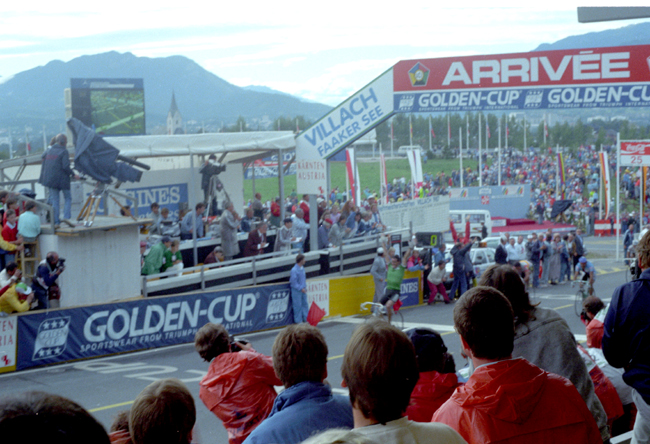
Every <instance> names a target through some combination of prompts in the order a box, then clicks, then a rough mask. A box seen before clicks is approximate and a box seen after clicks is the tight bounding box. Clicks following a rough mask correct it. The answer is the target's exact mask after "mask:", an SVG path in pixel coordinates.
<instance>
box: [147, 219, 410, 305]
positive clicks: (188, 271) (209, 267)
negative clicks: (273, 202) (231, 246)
mask: <svg viewBox="0 0 650 444" xmlns="http://www.w3.org/2000/svg"><path fill="white" fill-rule="evenodd" d="M405 232H408V229H402V230H391V231H389V232H385V233H379V234H374V235H369V236H362V237H358V238H352V239H346V240H345V241H343V242H342V244H341V245H340V246H339V248H338V254H339V257H338V258H337V259H335V260H334V262H335V261H336V260H338V261H339V264H338V273H337V274H340V275H341V276H343V275H345V274H346V270H345V258H346V253H347V254H348V257H353V256H355V255H356V256H358V255H359V254H361V253H360V252H359V248H350V247H352V246H359V247H361V246H364V247H366V249H367V246H368V244H369V243H374V247H373V250H376V248H377V247H379V246H381V238H382V237H384V236H390V235H392V234H398V233H405ZM404 240H405V239H403V241H404ZM344 247H346V248H344ZM336 251H337V250H336V249H331V250H330V249H325V250H316V251H312V252H310V253H308V254H307V255H308V256H313V257H312V261H316V259H315V257H316V255H318V256H320V255H323V254H328V255H329V254H330V253H331V252H336ZM298 253H299V250H298V249H292V250H290V251H280V252H273V253H266V254H263V255H259V256H253V257H244V258H239V259H234V260H229V261H224V262H219V263H217V264H204V265H197V266H195V267H188V268H184V269H183V270H182V272H181V273H182V275H181V276H179V271H177V270H175V271H167V272H164V273H157V274H153V275H148V276H142V294H143V295H144V296H145V297H147V296H148V294H149V293H150V291H149V290H150V289H149V288H148V285H147V283H148V282H151V281H154V280H155V281H157V280H159V279H161V278H168V279H169V280H170V282H169V283H170V284H173V283H174V281H176V280H179V281H181V278H184V279H182V282H178V291H177V293H181V292H182V291H183V289H184V288H185V287H187V286H194V289H197V288H196V285H197V284H198V285H200V289H201V290H205V289H206V287H207V285H206V281H209V280H216V279H217V278H218V277H219V276H215V275H214V273H213V274H212V276H208V275H206V272H210V271H213V270H216V269H218V268H226V267H227V268H229V269H232V267H233V266H235V265H244V264H250V270H248V272H247V273H246V272H244V273H242V271H241V269H240V271H239V273H240V275H241V274H248V275H249V276H248V277H247V278H246V279H247V280H248V281H249V282H250V285H258V284H260V283H266V282H268V280H266V281H264V282H260V276H259V270H260V267H259V265H260V264H258V262H259V261H265V260H266V259H273V258H279V257H284V256H287V255H296V254H298ZM368 256H369V253H367V252H366V253H365V256H363V257H366V258H367V257H368ZM367 260H369V258H368V259H364V261H367ZM366 263H367V262H366ZM265 265H268V262H265ZM317 265H318V264H317V263H315V262H314V265H312V266H310V267H309V268H310V270H311V271H310V272H311V273H315V272H316V271H314V270H319V269H318V268H316V266H317ZM286 266H287V265H286V263H284V264H283V267H286ZM334 266H335V265H334ZM362 266H363V262H361V263H359V264H358V265H357V266H356V268H355V267H354V266H353V267H352V270H348V271H347V274H357V273H359V272H367V269H368V268H369V266H367V268H365V269H364V267H362ZM262 268H265V269H268V268H269V267H268V266H267V267H262ZM334 269H335V270H336V268H334ZM193 273H197V274H198V275H199V280H198V282H197V279H192V282H189V279H188V278H187V276H188V275H192V274H193ZM284 273H286V271H285V272H284ZM335 273H336V272H335ZM330 274H332V273H330ZM251 275H252V279H251ZM266 277H267V278H268V275H267V276H266ZM288 278H289V276H288V274H286V279H288ZM276 279H277V277H276ZM166 282H167V281H166ZM165 287H167V286H165ZM161 290H162V291H169V288H163V289H161ZM161 290H154V291H161Z"/></svg>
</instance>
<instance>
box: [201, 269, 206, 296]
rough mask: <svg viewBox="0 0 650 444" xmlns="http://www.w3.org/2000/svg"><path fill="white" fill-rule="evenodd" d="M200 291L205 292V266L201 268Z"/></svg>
mask: <svg viewBox="0 0 650 444" xmlns="http://www.w3.org/2000/svg"><path fill="white" fill-rule="evenodd" d="M201 290H205V265H202V266H201Z"/></svg>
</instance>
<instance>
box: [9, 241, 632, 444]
mask: <svg viewBox="0 0 650 444" xmlns="http://www.w3.org/2000/svg"><path fill="white" fill-rule="evenodd" d="M596 241H598V242H596ZM607 241H608V242H609V243H610V244H612V245H611V246H610V245H607V244H603V242H601V240H600V239H595V240H594V241H592V242H590V241H588V242H587V245H588V247H589V249H590V251H594V250H595V248H594V247H598V250H599V252H598V253H596V252H595V251H594V253H593V254H594V256H611V255H612V254H613V253H614V249H613V248H612V247H613V243H612V242H613V240H612V239H607ZM601 251H602V252H603V253H601ZM593 262H594V264H595V266H596V269H597V274H598V276H597V280H596V294H597V296H599V297H600V298H601V299H603V300H604V301H605V302H608V301H609V299H610V298H611V295H612V292H613V290H614V289H615V288H616V287H617V286H619V285H621V284H622V283H625V272H624V271H623V265H622V264H620V263H616V262H614V261H613V260H612V259H609V258H606V257H596V258H594V259H593ZM575 290H576V289H575V288H572V287H571V286H570V285H568V284H564V285H556V286H549V287H547V288H544V289H539V290H537V291H535V292H534V293H532V294H531V299H532V300H533V301H535V302H539V303H540V306H542V307H545V308H551V309H555V310H557V311H558V312H559V313H560V314H561V315H562V316H563V317H564V318H565V319H566V320H567V322H568V324H569V326H570V327H571V330H572V331H573V333H574V334H575V335H576V337H577V339H578V340H579V341H584V339H585V337H584V335H585V327H584V325H583V324H582V323H581V322H580V320H579V318H578V317H577V316H576V314H575V312H574V297H575V293H576V291H575ZM452 310H453V305H444V304H441V303H439V304H436V305H434V306H420V307H412V308H407V309H404V310H403V316H404V321H405V327H414V326H428V327H431V328H434V329H436V330H438V331H439V332H440V333H442V334H443V338H444V340H445V343H446V345H447V348H448V349H449V351H450V352H451V353H453V355H454V357H455V359H456V367H457V368H461V367H463V366H464V365H465V364H466V362H465V359H463V358H462V357H461V356H460V353H459V350H460V340H459V337H458V335H457V334H456V333H455V332H454V330H453V321H452ZM360 322H364V318H362V317H349V318H338V319H333V320H329V321H326V322H322V323H321V324H320V325H319V327H320V328H321V330H322V331H323V334H324V335H325V338H326V340H327V343H328V346H329V363H328V374H329V376H328V381H329V382H330V383H331V385H332V387H334V388H335V389H336V390H337V391H339V390H340V391H341V393H344V391H343V389H341V388H340V387H341V373H340V366H341V360H342V359H341V358H342V357H343V352H344V350H345V345H346V344H347V342H348V340H349V338H350V336H351V334H352V331H353V330H354V328H355V326H356V325H357V324H358V323H360ZM276 334H277V331H268V332H261V333H255V334H249V335H242V336H241V337H243V338H246V339H248V340H249V341H250V342H252V344H253V346H254V347H255V349H256V350H257V351H259V352H261V353H265V354H267V355H268V354H270V353H271V346H272V344H273V340H274V338H275V335H276ZM207 367H208V364H207V363H206V362H203V361H202V360H201V359H200V357H199V356H198V354H197V353H196V352H195V350H194V347H193V345H192V344H185V345H179V346H173V347H165V348H160V349H153V350H149V351H144V352H137V353H130V354H125V355H119V356H113V357H110V358H102V359H94V360H88V361H82V362H76V363H72V364H64V365H58V366H54V367H47V368H41V369H34V370H27V371H22V372H18V373H9V374H2V375H0V387H1V389H0V394H3V395H4V394H9V393H20V392H24V391H29V390H43V391H47V392H51V393H57V394H60V395H63V396H66V397H68V398H71V399H73V400H75V401H76V402H78V403H80V404H81V405H82V406H84V407H85V408H86V409H88V410H89V411H91V412H92V413H93V414H94V415H95V417H96V418H97V419H98V420H99V421H100V422H102V423H103V424H104V425H105V426H106V427H107V428H108V427H109V426H110V424H111V422H112V420H113V418H114V417H115V415H116V414H117V413H118V412H119V411H121V410H126V409H128V408H129V407H130V405H131V403H132V402H133V399H134V398H135V396H136V395H137V394H138V393H139V392H140V391H141V390H142V389H143V388H144V387H145V386H147V385H148V384H149V383H151V382H152V381H155V380H157V379H160V378H167V377H175V378H178V379H180V380H182V381H184V382H185V383H186V384H187V385H188V387H189V388H190V390H191V392H192V394H193V396H194V399H195V401H196V405H197V414H198V418H197V428H196V430H197V431H198V433H199V436H198V442H201V443H219V444H226V443H227V442H228V439H227V435H226V432H225V429H224V428H223V425H222V424H221V422H220V421H219V420H218V419H217V418H216V417H215V416H214V415H213V414H212V413H211V412H210V411H208V410H207V408H206V407H205V406H204V405H203V403H202V402H201V400H200V399H199V385H198V383H199V381H200V380H201V378H202V377H203V375H204V373H205V371H206V370H207Z"/></svg>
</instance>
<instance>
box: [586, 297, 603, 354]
mask: <svg viewBox="0 0 650 444" xmlns="http://www.w3.org/2000/svg"><path fill="white" fill-rule="evenodd" d="M606 314H607V310H606V308H605V304H604V303H603V301H602V300H601V299H600V298H599V297H597V296H589V297H587V298H586V299H585V300H584V301H582V313H580V319H582V322H584V323H585V324H586V326H587V347H590V348H598V349H600V348H602V346H603V335H604V334H605V330H604V329H605V327H604V324H603V321H604V320H605V315H606Z"/></svg>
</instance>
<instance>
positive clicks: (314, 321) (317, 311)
mask: <svg viewBox="0 0 650 444" xmlns="http://www.w3.org/2000/svg"><path fill="white" fill-rule="evenodd" d="M325 314H326V313H325V310H323V309H322V308H320V307H319V306H318V304H316V302H312V303H311V307H309V312H308V313H307V322H309V324H310V325H313V326H314V327H316V326H317V325H318V323H319V322H320V321H321V319H323V318H324V317H325Z"/></svg>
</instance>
